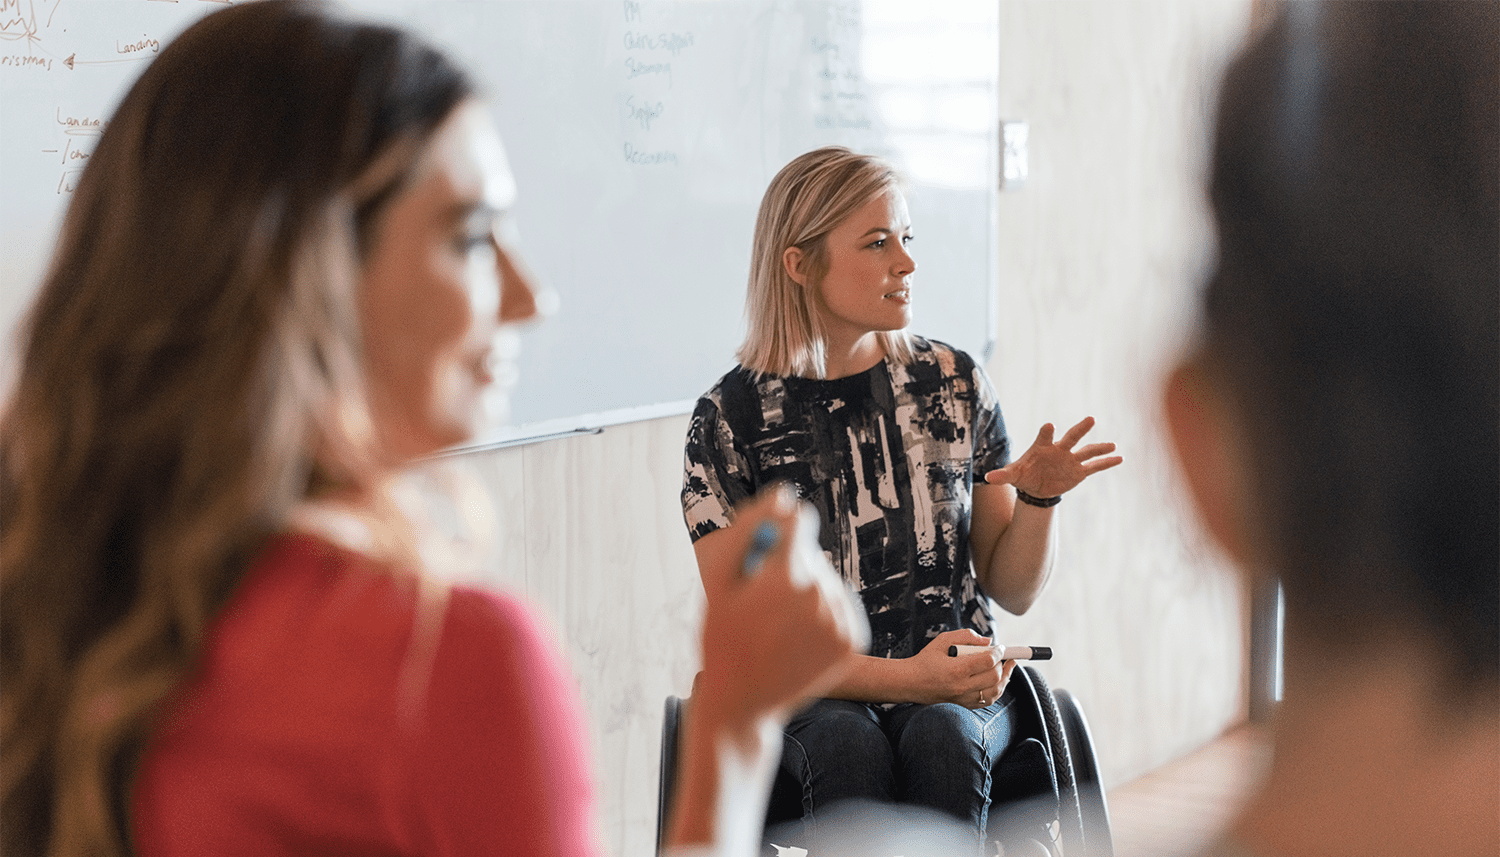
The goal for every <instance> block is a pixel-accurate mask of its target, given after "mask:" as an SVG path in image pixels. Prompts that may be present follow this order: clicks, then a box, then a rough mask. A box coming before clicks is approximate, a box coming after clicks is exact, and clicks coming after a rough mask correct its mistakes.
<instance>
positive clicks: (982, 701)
mask: <svg viewBox="0 0 1500 857" xmlns="http://www.w3.org/2000/svg"><path fill="white" fill-rule="evenodd" d="M986 705H989V703H988V702H985V701H984V691H982V690H981V691H980V692H979V706H980V707H981V708H983V707H984V706H986Z"/></svg>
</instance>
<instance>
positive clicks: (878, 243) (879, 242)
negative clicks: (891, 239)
mask: <svg viewBox="0 0 1500 857" xmlns="http://www.w3.org/2000/svg"><path fill="white" fill-rule="evenodd" d="M870 246H871V247H873V248H875V249H876V250H879V249H880V248H882V247H884V246H885V239H884V238H881V239H879V240H877V241H875V242H874V243H872V244H871V245H870Z"/></svg>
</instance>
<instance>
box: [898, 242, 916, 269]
mask: <svg viewBox="0 0 1500 857" xmlns="http://www.w3.org/2000/svg"><path fill="white" fill-rule="evenodd" d="M916 270H917V260H916V259H914V258H912V255H911V251H909V250H907V249H906V245H905V244H902V245H901V253H900V255H899V256H897V257H896V274H897V275H898V276H902V277H909V276H911V275H912V274H913V273H916Z"/></svg>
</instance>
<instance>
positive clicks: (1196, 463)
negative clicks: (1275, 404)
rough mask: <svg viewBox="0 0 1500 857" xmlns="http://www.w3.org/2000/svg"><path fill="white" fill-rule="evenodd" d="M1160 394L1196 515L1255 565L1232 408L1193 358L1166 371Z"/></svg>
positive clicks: (1243, 561)
mask: <svg viewBox="0 0 1500 857" xmlns="http://www.w3.org/2000/svg"><path fill="white" fill-rule="evenodd" d="M1162 395H1163V406H1164V410H1165V412H1166V413H1165V416H1166V421H1167V432H1168V434H1169V436H1170V439H1171V444H1172V449H1173V451H1174V452H1175V453H1176V456H1177V463H1178V466H1179V468H1180V470H1181V472H1182V475H1183V478H1184V479H1185V481H1186V482H1187V487H1188V491H1189V493H1190V494H1191V496H1192V500H1193V506H1194V507H1195V508H1196V510H1197V512H1198V517H1199V519H1200V520H1201V521H1202V522H1203V525H1204V527H1205V528H1206V529H1207V531H1208V534H1209V536H1211V537H1212V538H1213V539H1214V541H1216V542H1218V543H1219V545H1220V546H1221V547H1222V548H1223V549H1224V550H1225V552H1226V553H1228V554H1229V556H1230V558H1231V559H1233V560H1234V561H1235V562H1237V563H1239V564H1240V565H1241V566H1242V567H1245V568H1250V567H1253V566H1254V564H1255V557H1253V556H1252V555H1251V554H1252V553H1253V548H1252V545H1251V535H1250V533H1251V529H1252V528H1251V519H1252V517H1253V515H1252V509H1251V508H1250V496H1251V486H1250V484H1249V482H1248V481H1247V477H1248V475H1249V473H1248V471H1247V470H1246V468H1245V465H1244V462H1245V461H1247V460H1248V459H1247V455H1246V454H1247V450H1246V449H1245V444H1244V440H1243V436H1242V434H1241V432H1240V431H1239V425H1238V423H1237V422H1236V421H1235V416H1234V412H1233V409H1232V408H1231V407H1230V405H1229V402H1228V400H1227V399H1226V397H1225V395H1224V393H1223V392H1222V391H1221V390H1219V389H1218V388H1217V387H1216V386H1215V385H1214V383H1213V379H1212V378H1211V377H1210V375H1209V373H1208V372H1207V371H1206V370H1205V369H1204V368H1203V367H1202V366H1201V365H1199V364H1197V363H1195V362H1193V361H1191V360H1189V361H1186V362H1183V363H1181V364H1179V365H1178V366H1177V368H1175V369H1173V370H1172V372H1171V374H1169V375H1168V376H1167V380H1166V386H1165V388H1164V389H1163V391H1162Z"/></svg>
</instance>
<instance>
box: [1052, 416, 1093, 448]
mask: <svg viewBox="0 0 1500 857" xmlns="http://www.w3.org/2000/svg"><path fill="white" fill-rule="evenodd" d="M1093 427H1094V418H1093V417H1084V418H1083V419H1081V420H1079V421H1078V424H1077V425H1075V426H1073V427H1072V428H1070V429H1068V431H1067V433H1066V434H1064V435H1063V437H1062V440H1060V441H1058V442H1057V445H1058V446H1060V447H1062V448H1063V449H1072V448H1073V447H1074V446H1077V445H1078V441H1080V440H1082V439H1083V436H1084V435H1086V434H1088V433H1089V429H1091V428H1093Z"/></svg>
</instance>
